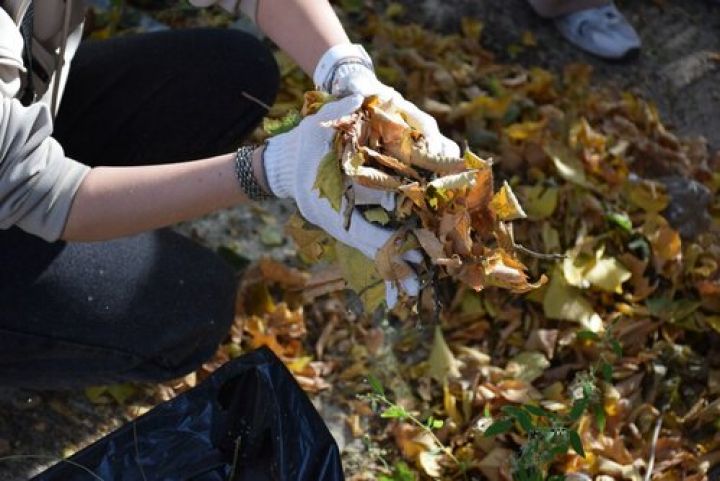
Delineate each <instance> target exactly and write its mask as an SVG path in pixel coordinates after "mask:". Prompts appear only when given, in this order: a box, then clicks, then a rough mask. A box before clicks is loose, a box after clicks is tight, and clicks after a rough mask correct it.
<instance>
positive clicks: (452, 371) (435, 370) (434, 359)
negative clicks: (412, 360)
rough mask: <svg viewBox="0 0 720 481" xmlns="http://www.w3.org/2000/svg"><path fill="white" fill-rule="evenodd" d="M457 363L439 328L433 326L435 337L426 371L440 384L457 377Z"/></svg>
mask: <svg viewBox="0 0 720 481" xmlns="http://www.w3.org/2000/svg"><path fill="white" fill-rule="evenodd" d="M458 366H459V361H458V360H457V359H455V355H454V354H453V353H452V351H451V350H450V348H449V347H448V345H447V342H445V337H444V336H443V333H442V330H441V329H440V326H435V337H434V339H433V346H432V350H431V351H430V357H429V358H428V371H429V374H430V376H431V377H433V378H434V379H435V380H437V381H438V382H439V383H440V384H444V383H446V382H447V380H448V378H451V377H453V378H454V377H459V376H460V371H459V369H458Z"/></svg>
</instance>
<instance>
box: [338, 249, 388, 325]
mask: <svg viewBox="0 0 720 481" xmlns="http://www.w3.org/2000/svg"><path fill="white" fill-rule="evenodd" d="M335 251H336V252H337V263H338V265H339V266H340V270H341V271H342V273H343V277H344V278H345V280H346V281H347V283H348V286H350V288H351V289H352V290H353V291H355V292H356V293H358V294H359V295H360V298H361V299H362V301H363V304H364V306H365V310H366V311H367V312H372V311H374V310H375V308H377V307H378V306H379V305H380V303H382V302H383V301H384V300H385V283H384V282H382V279H381V278H380V275H379V274H378V272H377V270H376V269H375V263H374V262H373V261H372V260H371V259H368V258H367V257H365V255H364V254H363V253H362V252H360V251H359V250H357V249H354V248H352V247H349V246H346V245H345V244H342V243H340V242H338V243H337V244H336V245H335Z"/></svg>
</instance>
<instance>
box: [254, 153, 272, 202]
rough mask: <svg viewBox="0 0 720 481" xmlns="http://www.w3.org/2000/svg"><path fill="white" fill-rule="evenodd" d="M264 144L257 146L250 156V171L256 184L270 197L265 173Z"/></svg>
mask: <svg viewBox="0 0 720 481" xmlns="http://www.w3.org/2000/svg"><path fill="white" fill-rule="evenodd" d="M264 153H265V144H262V145H259V146H258V147H257V148H256V149H255V150H254V151H253V154H252V171H253V175H254V176H255V179H256V180H257V183H258V184H259V185H260V188H261V189H262V190H264V191H265V193H267V194H270V195H272V190H271V189H270V186H269V184H268V180H267V174H266V172H265V157H264Z"/></svg>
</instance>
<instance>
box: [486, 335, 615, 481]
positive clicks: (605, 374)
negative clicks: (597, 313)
mask: <svg viewBox="0 0 720 481" xmlns="http://www.w3.org/2000/svg"><path fill="white" fill-rule="evenodd" d="M577 339H578V340H580V341H589V342H593V343H596V344H598V347H599V348H600V352H601V354H600V356H599V359H598V361H597V362H596V363H594V364H593V365H592V366H591V367H590V368H589V369H588V370H586V371H582V372H580V373H578V374H577V375H576V377H575V381H574V382H573V384H572V385H571V386H570V392H571V394H572V395H573V398H574V401H573V404H572V406H571V408H570V410H569V411H568V412H567V414H557V413H554V412H551V411H548V410H546V409H543V408H542V407H540V406H535V405H529V404H526V405H522V406H504V407H502V408H501V411H502V413H503V414H504V415H505V416H504V417H503V418H502V419H499V420H497V421H495V422H494V423H493V424H491V425H490V427H488V428H487V430H485V433H484V435H485V436H487V437H491V436H497V435H500V434H504V433H507V432H509V431H510V430H512V429H513V428H519V429H517V430H518V431H520V433H521V434H525V436H526V437H527V441H526V442H525V444H523V445H522V446H521V447H520V451H519V453H518V455H517V456H516V457H515V459H514V460H513V467H512V476H513V479H514V480H515V481H543V480H547V481H556V480H559V479H563V476H561V475H548V473H547V472H548V468H549V466H550V465H551V464H552V463H553V462H554V461H555V460H556V459H557V458H558V457H560V456H563V455H565V454H567V453H568V452H569V451H570V448H572V449H573V450H574V451H575V452H576V453H577V454H578V455H580V456H582V457H585V450H584V448H583V444H582V439H581V438H580V434H579V433H578V431H577V428H578V423H579V421H580V418H582V417H583V415H584V414H585V413H590V414H592V416H593V418H594V420H595V424H596V426H597V429H598V430H599V431H603V430H604V429H605V409H604V406H603V399H602V396H601V392H600V389H599V387H598V385H599V383H600V381H601V378H602V379H603V380H605V381H606V382H611V381H612V375H613V368H612V362H611V359H610V356H611V353H612V355H614V356H617V357H621V356H622V346H621V345H620V343H619V342H618V341H617V339H615V338H614V337H613V336H612V330H611V329H608V330H607V331H606V332H605V334H604V335H603V336H600V335H598V334H596V333H594V332H591V331H580V332H578V333H577Z"/></svg>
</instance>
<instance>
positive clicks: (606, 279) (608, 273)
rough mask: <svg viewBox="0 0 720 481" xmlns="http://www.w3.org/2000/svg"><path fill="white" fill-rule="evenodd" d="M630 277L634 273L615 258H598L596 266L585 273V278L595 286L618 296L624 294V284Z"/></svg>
mask: <svg viewBox="0 0 720 481" xmlns="http://www.w3.org/2000/svg"><path fill="white" fill-rule="evenodd" d="M630 277H632V273H631V272H630V271H629V270H627V269H626V268H625V266H623V265H622V264H621V263H620V262H618V260H617V259H615V258H613V257H603V258H598V259H597V260H596V262H595V265H594V266H592V268H590V270H589V271H588V272H586V273H585V278H586V279H587V280H588V281H590V284H592V285H593V286H595V287H598V288H599V289H602V290H604V291H607V292H615V293H617V294H622V292H623V290H622V283H623V282H625V281H627V280H628V279H630Z"/></svg>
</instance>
